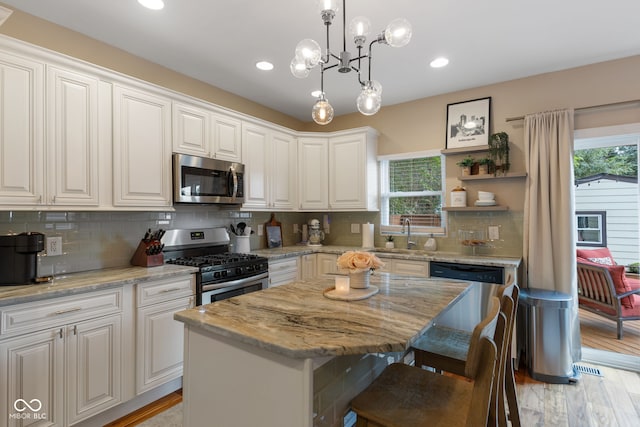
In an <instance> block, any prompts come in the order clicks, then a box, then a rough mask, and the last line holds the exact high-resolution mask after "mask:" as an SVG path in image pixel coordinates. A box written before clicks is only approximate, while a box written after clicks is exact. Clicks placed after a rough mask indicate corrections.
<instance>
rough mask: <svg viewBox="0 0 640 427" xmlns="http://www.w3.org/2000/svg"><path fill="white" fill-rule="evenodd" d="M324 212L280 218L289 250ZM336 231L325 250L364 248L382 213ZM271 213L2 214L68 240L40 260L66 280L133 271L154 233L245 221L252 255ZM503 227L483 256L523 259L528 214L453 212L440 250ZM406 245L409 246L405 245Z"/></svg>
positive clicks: (2, 227)
mask: <svg viewBox="0 0 640 427" xmlns="http://www.w3.org/2000/svg"><path fill="white" fill-rule="evenodd" d="M324 215H325V214H324V213H321V212H316V213H309V212H291V213H289V212H278V213H276V214H275V219H276V220H277V221H279V222H281V223H282V238H283V243H284V245H285V246H292V245H295V244H296V243H297V242H299V241H300V239H301V234H300V232H299V231H298V232H297V233H295V232H294V224H297V225H298V228H299V229H301V227H302V224H306V223H308V221H309V220H311V219H312V218H317V219H319V220H320V222H321V223H322V222H323V216H324ZM327 215H328V221H329V225H330V230H329V233H327V234H326V237H325V240H324V244H326V245H340V246H356V247H358V246H361V245H362V234H361V233H360V232H357V233H353V232H352V230H351V225H352V224H359V225H360V226H361V224H365V223H367V222H370V223H373V224H378V223H379V213H377V212H331V213H327ZM270 217H271V213H269V212H243V211H239V210H225V209H218V208H216V207H208V206H177V207H176V209H175V211H167V212H129V211H127V212H122V211H96V212H84V211H83V212H75V211H74V212H53V211H0V234H9V233H21V232H25V231H32V232H40V233H43V234H45V235H46V236H47V237H54V236H59V237H61V238H62V252H63V253H62V255H60V256H47V255H46V253H45V252H41V253H40V255H39V257H38V274H39V275H40V276H49V275H61V274H64V273H72V272H78V271H88V270H96V269H101V268H109V267H122V266H126V265H129V261H130V259H131V256H132V255H133V252H134V251H135V249H136V247H137V246H138V243H139V241H140V239H141V238H142V237H143V235H144V232H145V231H146V230H147V229H149V228H151V229H153V230H156V229H158V228H163V229H172V228H201V227H228V226H229V224H237V223H238V222H240V221H243V222H245V223H247V225H248V226H250V227H252V229H253V230H256V234H254V235H252V236H251V239H250V241H251V249H259V248H264V247H266V241H265V237H264V236H258V233H257V230H258V226H259V225H261V224H264V223H265V222H267V221H269V220H270ZM490 225H493V226H497V227H498V230H499V233H500V239H498V240H496V241H493V242H491V246H490V247H487V248H482V249H480V250H479V252H478V254H481V255H498V256H499V255H503V256H521V254H522V213H518V212H511V211H507V212H486V213H485V212H480V213H472V212H452V213H449V215H448V230H450V231H449V232H448V233H447V236H444V237H436V240H437V243H438V250H439V251H445V252H462V251H464V250H466V249H467V248H462V247H461V246H460V244H459V243H458V239H457V230H459V229H479V228H482V229H484V230H486V228H487V227H488V226H490ZM427 237H428V236H412V240H416V241H417V247H418V248H422V245H424V243H425V241H426V239H427ZM403 239H404V240H403ZM384 242H385V239H384V236H381V235H380V232H379V228H378V226H377V225H376V227H375V245H376V246H377V247H382V246H384ZM405 244H406V238H404V237H403V236H399V237H398V238H397V239H396V246H397V247H399V248H402V247H405V246H404V245H405Z"/></svg>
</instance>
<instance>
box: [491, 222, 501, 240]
mask: <svg viewBox="0 0 640 427" xmlns="http://www.w3.org/2000/svg"><path fill="white" fill-rule="evenodd" d="M489 240H500V227H499V226H497V225H490V226H489Z"/></svg>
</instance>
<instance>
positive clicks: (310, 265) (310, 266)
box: [300, 254, 316, 280]
mask: <svg viewBox="0 0 640 427" xmlns="http://www.w3.org/2000/svg"><path fill="white" fill-rule="evenodd" d="M315 277H316V254H307V255H302V256H301V257H300V280H309V279H313V278H315Z"/></svg>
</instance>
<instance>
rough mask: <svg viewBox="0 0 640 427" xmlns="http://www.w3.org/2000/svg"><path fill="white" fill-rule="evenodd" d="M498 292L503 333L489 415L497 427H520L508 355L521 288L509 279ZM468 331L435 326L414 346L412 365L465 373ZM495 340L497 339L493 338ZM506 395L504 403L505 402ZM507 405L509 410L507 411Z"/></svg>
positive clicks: (511, 364)
mask: <svg viewBox="0 0 640 427" xmlns="http://www.w3.org/2000/svg"><path fill="white" fill-rule="evenodd" d="M508 281H509V282H510V283H509V284H507V285H505V286H504V287H503V288H502V290H501V292H500V301H501V302H500V306H501V307H500V311H501V313H503V314H504V316H505V318H506V336H507V338H506V339H504V340H503V343H502V346H498V367H497V368H496V378H497V381H495V383H494V393H493V400H494V404H493V405H492V408H495V411H496V412H492V413H491V414H490V417H491V418H493V419H495V420H497V423H498V425H499V426H500V427H502V426H506V425H507V420H508V419H509V420H511V425H512V426H513V427H520V425H521V424H520V411H519V407H518V401H517V397H516V386H515V376H514V372H513V359H512V357H511V337H512V336H513V327H514V323H515V317H516V311H517V307H518V297H519V294H520V289H519V288H518V286H517V285H515V284H514V283H513V281H512V280H510V279H508ZM470 339H471V334H470V333H469V332H467V331H462V330H458V329H453V328H449V327H444V326H438V325H435V326H433V327H432V328H430V329H429V330H427V332H426V333H425V334H424V336H423V337H421V338H420V339H419V340H417V341H416V343H414V345H413V348H412V349H413V352H414V360H415V366H417V367H422V366H429V367H432V368H435V369H436V370H439V371H445V372H451V373H454V374H457V375H464V369H465V361H466V359H467V357H468V356H467V354H468V352H469V342H470ZM495 341H496V343H497V342H498V340H497V339H495ZM505 398H506V400H507V405H505ZM507 406H508V412H507Z"/></svg>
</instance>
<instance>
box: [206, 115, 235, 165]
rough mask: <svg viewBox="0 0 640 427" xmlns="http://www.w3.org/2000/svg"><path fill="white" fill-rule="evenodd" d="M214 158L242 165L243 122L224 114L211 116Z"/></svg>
mask: <svg viewBox="0 0 640 427" xmlns="http://www.w3.org/2000/svg"><path fill="white" fill-rule="evenodd" d="M211 131H212V133H213V136H212V141H213V156H214V157H215V158H216V159H221V160H229V161H231V162H237V163H242V148H241V147H242V121H241V120H240V119H236V118H234V117H231V116H226V115H224V114H219V113H213V114H212V115H211Z"/></svg>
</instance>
